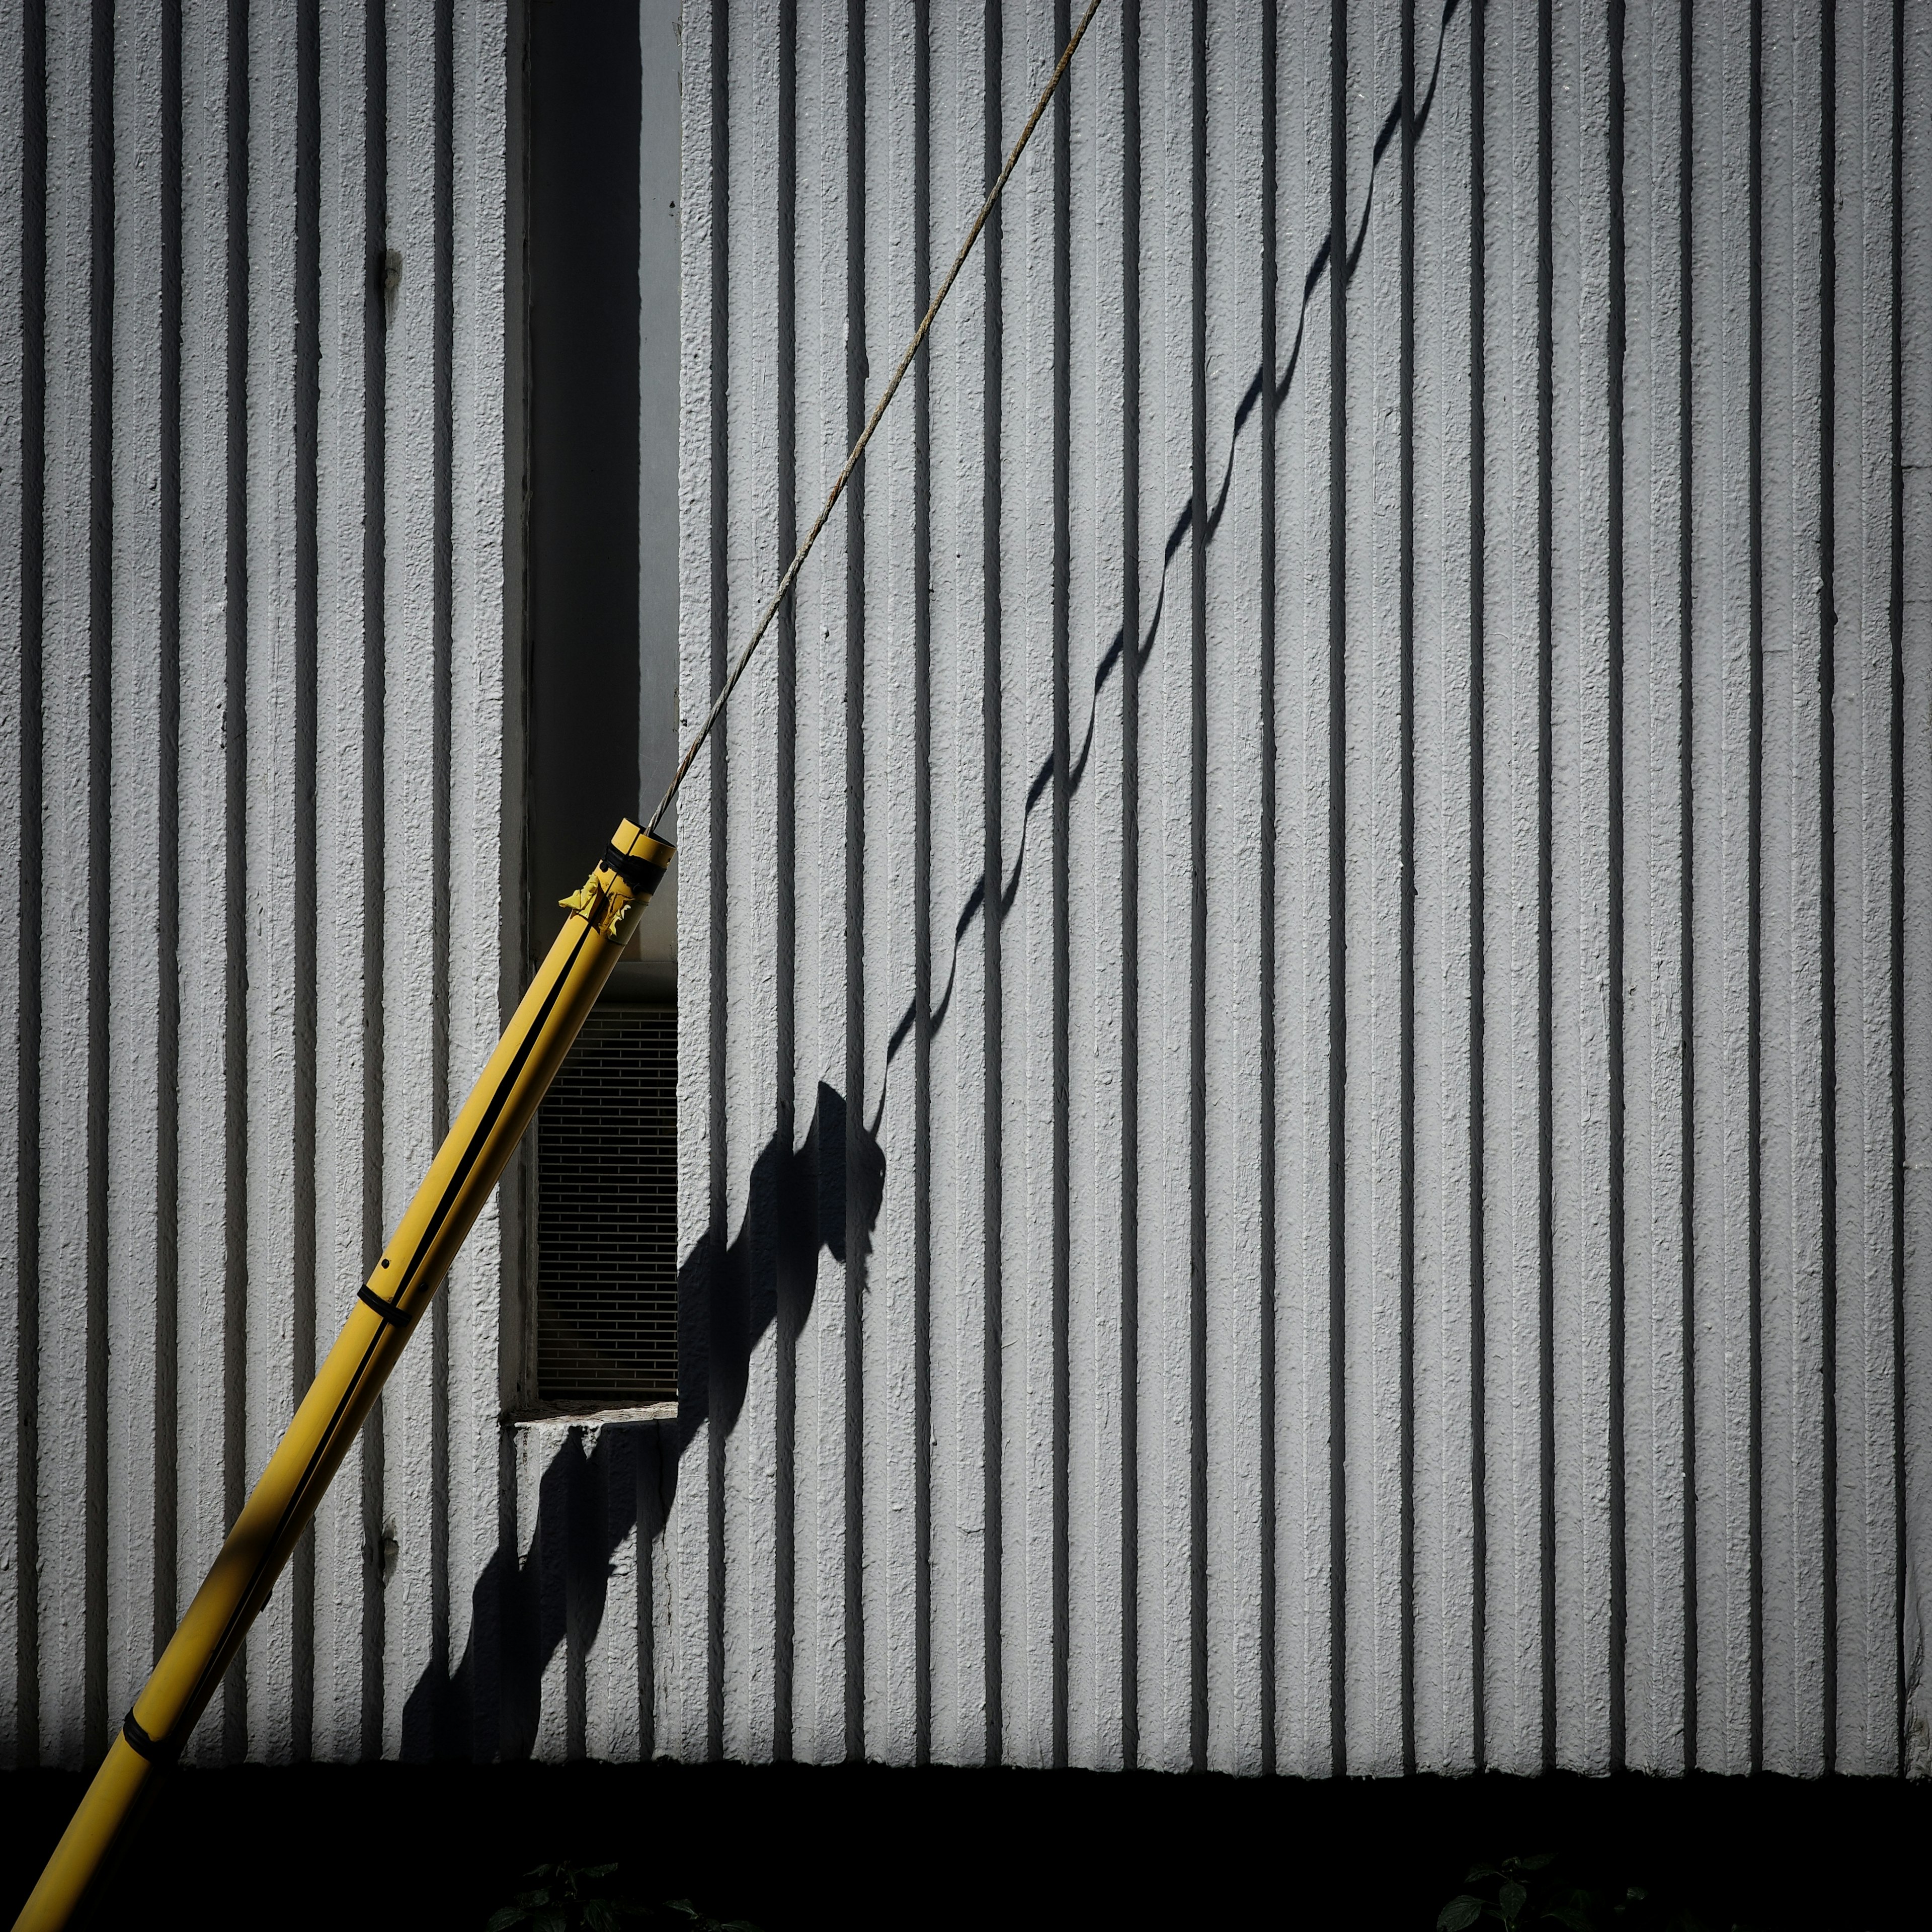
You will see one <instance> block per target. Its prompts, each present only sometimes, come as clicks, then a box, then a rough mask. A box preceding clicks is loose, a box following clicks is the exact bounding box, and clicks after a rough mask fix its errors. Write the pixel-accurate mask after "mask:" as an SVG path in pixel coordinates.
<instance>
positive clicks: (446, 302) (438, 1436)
mask: <svg viewBox="0 0 1932 1932" xmlns="http://www.w3.org/2000/svg"><path fill="white" fill-rule="evenodd" d="M454 42H455V8H454V5H453V0H436V7H435V24H434V46H433V58H434V87H435V89H436V104H435V113H434V120H433V122H432V133H431V139H432V142H433V144H434V153H433V155H432V157H431V232H432V236H433V241H432V247H433V249H434V256H433V266H432V269H431V273H432V275H433V276H434V282H435V290H434V299H433V320H432V323H431V327H432V329H433V331H434V345H433V347H432V349H431V358H432V373H431V434H432V437H433V438H434V457H433V459H432V462H433V468H432V474H433V475H434V484H433V488H434V496H435V502H434V509H433V511H432V517H431V520H432V532H433V534H432V538H431V541H432V544H433V551H432V556H433V562H432V565H431V568H432V571H433V573H434V580H433V583H432V586H431V600H432V603H431V607H432V618H431V623H432V628H433V636H432V639H431V676H432V679H433V680H434V692H433V696H432V699H431V732H432V734H433V736H432V740H431V754H430V809H431V833H430V844H431V855H430V867H431V876H432V877H433V878H434V881H435V886H434V913H433V915H432V925H433V934H432V938H431V947H430V959H431V969H430V970H431V991H430V1012H431V1028H430V1070H429V1073H430V1094H429V1113H430V1135H429V1138H430V1145H431V1147H432V1148H434V1147H437V1146H440V1145H441V1144H442V1141H443V1135H444V1133H445V1132H446V1130H447V1129H448V1127H449V1115H450V1091H449V1079H450V1066H449V1043H450V1022H451V1011H450V998H451V986H450V980H451V974H450V941H451V923H450V895H451V892H452V889H453V887H454V885H455V874H454V868H453V866H452V852H451V847H450V821H451V804H452V801H451V797H450V771H451V763H452V745H451V742H450V731H451V709H452V690H451V681H452V677H453V676H454V674H455V634H454V633H455V583H454V572H455V552H454V529H453V517H454V505H453V503H452V490H453V487H454V476H453V474H452V459H453V456H454V452H455V425H454V422H453V419H452V410H453V407H454V388H455V379H454V368H453V359H454V356H455V274H456V261H455V251H456V214H455V88H456V77H455V44H454ZM412 1185H413V1182H412ZM430 1350H431V1353H430V1386H429V1397H430V1445H429V1451H430V1454H429V1464H430V1468H429V1487H430V1513H429V1525H430V1554H429V1625H430V1628H429V1633H428V1634H429V1646H430V1668H431V1671H432V1673H434V1676H433V1679H432V1681H433V1682H437V1683H441V1682H445V1681H446V1673H448V1672H449V1671H450V1670H452V1669H453V1668H454V1667H455V1660H454V1659H453V1658H452V1657H451V1655H450V1592H451V1577H450V1569H449V1565H450V1547H449V1518H450V1502H451V1498H450V1487H449V1485H450V1389H449V1381H450V1299H449V1296H448V1295H438V1296H437V1298H436V1299H435V1301H434V1304H432V1307H431V1331H430ZM454 1715H455V1714H454V1713H452V1712H451V1711H449V1709H447V1700H446V1699H445V1698H443V1697H441V1696H438V1697H436V1698H435V1699H434V1702H433V1705H432V1709H431V1732H430V1748H431V1751H433V1752H436V1753H440V1752H441V1751H443V1749H445V1748H446V1738H445V1735H444V1734H445V1733H446V1732H447V1731H449V1730H450V1728H451V1726H452V1719H453V1717H454Z"/></svg>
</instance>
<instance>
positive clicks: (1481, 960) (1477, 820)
mask: <svg viewBox="0 0 1932 1932" xmlns="http://www.w3.org/2000/svg"><path fill="white" fill-rule="evenodd" d="M1485 17H1486V9H1485V0H1474V4H1473V5H1472V6H1471V7H1470V10H1469V556H1470V559H1471V565H1470V570H1469V828H1470V838H1469V1085H1470V1094H1469V1463H1470V1467H1469V1490H1470V1495H1471V1497H1472V1500H1473V1502H1474V1505H1475V1510H1474V1520H1473V1522H1472V1525H1471V1529H1472V1537H1471V1549H1470V1553H1469V1575H1470V1583H1471V1589H1472V1595H1473V1597H1474V1598H1475V1601H1474V1602H1473V1603H1472V1604H1471V1606H1470V1619H1469V1684H1470V1701H1471V1706H1472V1708H1471V1711H1470V1736H1471V1740H1472V1742H1471V1746H1470V1756H1471V1763H1472V1769H1475V1770H1478V1771H1484V1770H1487V1769H1488V1768H1489V1746H1488V1738H1487V1726H1486V1722H1485V1719H1486V1713H1487V1684H1488V1676H1489V1673H1488V1647H1489V1632H1488V1603H1489V1472H1488V1467H1487V1457H1488V1412H1487V1379H1486V1368H1487V1349H1488V1347H1489V1335H1488V1325H1487V1319H1486V1315H1485V1302H1484V1275H1485V1274H1486V1271H1487V1253H1486V1250H1485V1244H1484V1225H1483V1217H1484V1202H1485V1199H1486V1198H1487V1178H1486V1175H1485V1172H1484V1148H1485V1146H1486V1145H1487V1141H1486V1136H1487V1121H1486V1120H1485V1114H1486V1111H1487V1104H1488V1097H1487V1091H1486V1082H1485V1079H1484V1069H1485V1067H1486V1065H1487V1061H1486V1060H1485V1058H1484V1052H1485V1049H1484V1012H1485V1010H1486V1009H1485V1006H1484V1001H1485V999H1486V998H1487V993H1486V989H1485V985H1484V965H1485V953H1484V945H1485V938H1484V935H1485V934H1486V932H1487V904H1486V902H1485V898H1484V824H1485V823H1486V820H1485V817H1484V812H1485V805H1484V733H1485V730H1487V724H1486V719H1485V712H1484V705H1485V695H1484V664H1485V663H1486V662H1487V655H1486V653H1487V648H1488V638H1487V607H1486V605H1485V603H1484V578H1483V557H1484V551H1485V548H1486V543H1487V536H1486V524H1485V516H1486V506H1487V501H1488V497H1487V490H1488V487H1489V485H1488V476H1487V462H1488V456H1487V434H1488V416H1487V408H1486V399H1487V396H1488V393H1489V387H1488V385H1489V372H1488V368H1487V361H1486V358H1485V356H1484V343H1485V341H1487V332H1486V331H1487V311H1486V308H1485V295H1486V290H1487V266H1486V260H1485V255H1484V251H1485V249H1486V248H1487V245H1488V242H1487V224H1488V220H1489V214H1488V202H1487V196H1486V193H1485V188H1484V184H1485V181H1486V178H1487V177H1486V175H1485V173H1484V163H1485V160H1486V156H1485V152H1484V99H1485V94H1484V89H1485V88H1486V86H1487V73H1486V71H1485V68H1484V57H1483V23H1484V19H1485Z"/></svg>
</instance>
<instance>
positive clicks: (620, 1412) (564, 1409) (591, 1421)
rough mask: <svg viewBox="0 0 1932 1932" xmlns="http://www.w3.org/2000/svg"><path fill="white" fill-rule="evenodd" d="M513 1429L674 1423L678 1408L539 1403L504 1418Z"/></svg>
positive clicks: (661, 1404)
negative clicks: (628, 1423)
mask: <svg viewBox="0 0 1932 1932" xmlns="http://www.w3.org/2000/svg"><path fill="white" fill-rule="evenodd" d="M503 1420H504V1421H505V1422H507V1423H508V1424H509V1425H510V1427H511V1428H512V1429H541V1428H546V1427H555V1426H556V1424H559V1423H563V1424H568V1425H569V1426H571V1427H574V1428H578V1429H601V1428H603V1427H605V1426H607V1424H613V1423H625V1422H675V1421H676V1420H677V1404H676V1402H675V1401H674V1400H673V1401H670V1402H643V1403H608V1404H606V1403H594V1402H540V1403H535V1404H533V1405H532V1406H531V1407H529V1408H528V1409H517V1410H516V1411H515V1412H513V1413H512V1414H511V1415H506V1416H505V1417H504V1418H503Z"/></svg>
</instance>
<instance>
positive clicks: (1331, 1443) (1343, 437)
mask: <svg viewBox="0 0 1932 1932" xmlns="http://www.w3.org/2000/svg"><path fill="white" fill-rule="evenodd" d="M1328 32H1329V76H1328V154H1329V175H1330V186H1329V202H1328V384H1329V389H1328V693H1329V717H1328V826H1327V827H1326V830H1327V833H1328V933H1329V944H1328V989H1327V991H1328V1065H1327V1067H1326V1070H1325V1072H1326V1076H1327V1087H1328V1091H1327V1094H1326V1096H1325V1099H1326V1102H1327V1125H1328V1282H1327V1284H1326V1287H1327V1292H1328V1562H1329V1569H1328V1724H1329V1754H1330V1766H1331V1770H1332V1772H1334V1775H1335V1776H1336V1777H1337V1778H1340V1776H1342V1775H1343V1773H1344V1772H1346V1771H1347V1769H1348V1768H1349V1742H1348V1659H1349V1642H1348V1577H1349V1570H1348V1561H1349V1545H1348V1535H1349V1530H1348V1507H1347V1506H1348V1496H1347V1491H1346V1486H1345V1478H1346V1441H1345V1438H1344V1435H1343V1413H1344V1397H1345V1394H1346V1381H1345V1378H1346V1354H1345V1344H1346V1340H1347V1328H1346V1312H1347V1307H1346V1301H1347V1288H1348V1279H1347V1265H1346V1251H1345V1246H1344V1237H1345V1232H1346V1220H1345V1211H1346V1202H1344V1200H1343V1180H1344V1175H1343V1147H1344V1145H1345V1143H1344V1139H1343V1126H1344V1121H1343V1099H1344V1097H1345V1092H1346V1078H1347V1067H1348V1059H1347V1053H1348V998H1347V995H1348V980H1347V971H1346V968H1347V954H1346V950H1345V946H1344V941H1343V932H1344V931H1345V927H1344V924H1343V913H1344V912H1345V910H1346V906H1345V902H1344V901H1345V888H1344V871H1343V861H1344V859H1346V856H1347V847H1348V824H1347V820H1346V816H1345V813H1346V805H1347V796H1348V788H1347V777H1348V745H1347V742H1346V730H1347V724H1348V721H1347V717H1346V709H1345V706H1344V704H1343V691H1344V690H1345V688H1346V685H1345V682H1344V671H1345V667H1346V652H1347V649H1348V618H1349V608H1348V554H1349V553H1348V514H1349V506H1348V498H1347V493H1346V483H1345V480H1344V479H1345V477H1346V458H1347V455H1348V433H1349V420H1348V402H1347V395H1348V382H1347V375H1348V349H1349V340H1348V303H1347V299H1346V298H1347V293H1348V283H1349V278H1348V275H1347V273H1346V269H1345V268H1344V266H1343V265H1344V263H1345V262H1346V249H1347V245H1348V217H1349V198H1348V197H1349V180H1348V169H1347V167H1346V165H1345V163H1344V160H1343V157H1344V155H1345V154H1346V150H1347V140H1348V131H1349V13H1348V7H1347V4H1346V0H1331V7H1330V10H1329V24H1328Z"/></svg>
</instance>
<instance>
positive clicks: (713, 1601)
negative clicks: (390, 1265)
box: [693, 0, 731, 1763]
mask: <svg viewBox="0 0 1932 1932" xmlns="http://www.w3.org/2000/svg"><path fill="white" fill-rule="evenodd" d="M730 19H731V16H730V7H729V6H728V5H725V4H724V0H716V4H714V5H713V7H712V13H711V73H710V75H709V92H710V114H711V168H710V198H711V199H710V215H711V261H710V264H709V266H710V278H711V286H710V288H709V290H708V291H707V292H706V302H707V306H708V308H709V315H710V320H711V340H710V342H709V344H708V347H709V352H710V354H709V362H710V367H709V377H710V395H709V397H708V398H707V399H706V400H707V404H708V407H709V427H710V431H711V446H710V448H709V450H708V451H707V452H706V455H707V457H708V458H709V464H710V479H709V480H710V484H711V489H710V502H709V505H708V506H707V507H708V510H709V515H708V517H707V518H706V530H707V532H708V534H709V538H710V544H711V583H710V610H709V616H710V619H711V634H710V637H709V644H710V655H711V664H710V673H711V676H710V688H711V690H712V691H718V690H721V688H723V685H724V676H725V669H726V661H727V660H726V653H727V651H728V650H729V649H730V616H731V601H730V587H731V586H730V571H729V558H728V556H727V550H726V545H725V535H726V531H727V523H726V518H727V516H728V514H729V513H730V488H729V478H730V437H729V435H728V433H727V431H728V420H727V415H726V403H727V385H728V383H729V380H730V368H731V361H730V348H731V333H730V294H731V283H730V264H731V257H730V240H731V229H730V207H731V200H730V184H731V175H730V164H731V142H730V101H731V86H730V83H731V67H730V40H731V36H730ZM730 744H731V734H730V732H729V731H728V730H722V731H719V732H718V733H716V734H715V736H714V737H713V738H712V740H711V745H710V768H709V773H708V777H709V784H707V786H706V798H705V822H706V827H707V829H708V830H709V834H710V850H709V853H707V854H706V858H707V861H708V867H707V869H708V874H709V876H708V878H707V880H706V883H707V886H708V887H709V895H710V902H709V905H708V906H707V907H706V926H707V931H706V939H707V942H708V943H707V946H706V961H705V964H706V968H707V973H708V988H709V990H708V992H707V995H706V1001H705V1008H704V1010H705V1027H706V1038H705V1067H704V1080H705V1094H706V1115H705V1129H706V1133H705V1148H706V1154H707V1171H706V1176H705V1212H706V1221H705V1231H706V1255H705V1271H706V1272H705V1277H704V1279H703V1280H702V1281H701V1282H700V1283H699V1284H698V1286H699V1289H700V1292H701V1293H702V1294H703V1295H704V1296H705V1297H706V1298H707V1299H708V1298H709V1297H711V1296H713V1295H716V1294H717V1293H718V1290H719V1288H720V1286H721V1282H720V1279H719V1277H720V1275H721V1272H722V1270H723V1268H724V1243H725V1225H724V1208H725V1192H724V1187H725V1178H724V1152H725V1142H724V1126H725V1120H724V1047H725V1035H724V1028H725V1009H724V986H725V977H724V969H725V946H726V943H727V939H728V938H729V936H730V927H729V923H728V919H727V912H728V900H729V888H730V874H729V871H728V870H727V859H728V856H729V853H730V840H729V838H728V836H727V832H728V827H727V825H726V823H725V805H726V801H727V795H728V794H727V787H728V784H729V782H730V755H729V754H730ZM693 1340H694V1341H695V1340H697V1338H695V1337H694V1338H693ZM693 1352H694V1354H696V1353H697V1351H696V1350H695V1349H694V1351H693ZM699 1359H700V1360H702V1361H704V1362H705V1364H706V1367H705V1373H706V1374H707V1375H708V1376H710V1378H711V1381H710V1386H709V1388H707V1390H706V1392H705V1406H706V1414H707V1415H710V1416H712V1417H713V1418H715V1417H717V1416H718V1415H721V1414H722V1413H723V1408H724V1403H723V1397H724V1386H723V1383H722V1381H721V1370H722V1366H723V1365H722V1364H713V1363H712V1361H711V1360H710V1359H709V1351H708V1350H707V1351H706V1352H705V1354H704V1355H701V1356H700V1357H699ZM705 1458H706V1466H705V1511H706V1514H705V1532H706V1535H705V1565H706V1569H705V1617H704V1629H705V1657H704V1685H705V1694H704V1745H705V1753H706V1756H707V1757H709V1759H710V1760H712V1762H713V1763H715V1762H716V1761H717V1760H719V1759H721V1758H722V1757H723V1756H724V1432H723V1430H721V1428H719V1427H718V1424H717V1423H716V1421H715V1420H714V1421H712V1424H711V1425H710V1426H709V1427H708V1428H707V1429H706V1431H705Z"/></svg>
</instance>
